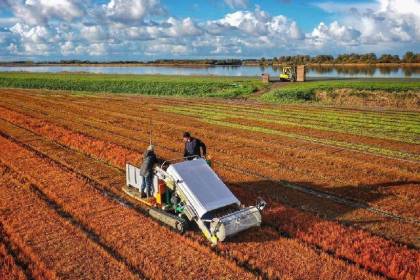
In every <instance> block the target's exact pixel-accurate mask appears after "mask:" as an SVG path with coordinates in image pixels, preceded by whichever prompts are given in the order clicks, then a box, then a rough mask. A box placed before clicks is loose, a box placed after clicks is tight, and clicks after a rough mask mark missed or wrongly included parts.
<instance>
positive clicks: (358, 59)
mask: <svg viewBox="0 0 420 280" xmlns="http://www.w3.org/2000/svg"><path fill="white" fill-rule="evenodd" d="M0 63H1V64H24V65H39V64H127V65H129V64H145V65H156V64H158V65H159V64H160V65H214V66H217V65H227V66H240V65H244V64H245V65H247V64H248V65H249V64H259V65H280V64H377V63H384V64H385V63H420V54H419V53H414V52H411V51H409V52H406V53H405V54H404V55H403V56H402V57H400V56H399V55H392V54H382V55H381V56H379V57H378V56H377V55H376V54H374V53H366V54H357V53H351V54H340V55H338V56H336V57H334V56H332V55H316V56H310V55H294V56H279V57H273V58H265V57H262V58H260V59H157V60H151V61H140V60H118V61H92V60H77V59H70V60H59V61H37V62H34V61H12V62H0Z"/></svg>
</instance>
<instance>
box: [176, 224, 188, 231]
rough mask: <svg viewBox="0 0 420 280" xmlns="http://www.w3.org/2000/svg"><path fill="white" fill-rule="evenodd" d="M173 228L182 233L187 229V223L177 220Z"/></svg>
mask: <svg viewBox="0 0 420 280" xmlns="http://www.w3.org/2000/svg"><path fill="white" fill-rule="evenodd" d="M175 228H176V230H177V231H179V232H180V233H184V232H185V231H186V230H187V223H186V222H185V221H177V222H176V224H175Z"/></svg>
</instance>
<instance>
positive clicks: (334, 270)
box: [2, 127, 371, 279]
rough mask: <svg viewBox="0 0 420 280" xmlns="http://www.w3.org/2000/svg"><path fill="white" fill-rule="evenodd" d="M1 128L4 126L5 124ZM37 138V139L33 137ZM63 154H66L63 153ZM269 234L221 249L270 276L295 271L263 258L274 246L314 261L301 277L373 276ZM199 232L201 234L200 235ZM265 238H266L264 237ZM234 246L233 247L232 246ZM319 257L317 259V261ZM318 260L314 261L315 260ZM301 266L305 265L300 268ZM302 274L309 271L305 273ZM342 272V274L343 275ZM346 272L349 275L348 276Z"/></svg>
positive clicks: (286, 255)
mask: <svg viewBox="0 0 420 280" xmlns="http://www.w3.org/2000/svg"><path fill="white" fill-rule="evenodd" d="M2 130H4V128H3V127H2ZM31 142H34V141H31ZM47 149H48V150H49V151H50V153H52V152H51V146H48V147H47ZM61 156H63V154H61ZM253 235H254V232H253V231H251V232H248V233H245V235H244V236H247V238H248V239H251V238H252V236H253ZM266 235H267V237H266V238H265V239H266V242H256V245H254V246H256V247H255V248H254V250H253V251H252V250H248V249H247V248H243V249H241V247H240V246H239V247H237V246H232V248H231V247H230V246H228V247H224V249H223V250H222V252H223V254H224V255H226V256H234V257H235V259H238V260H239V262H241V263H243V262H248V264H249V265H250V266H252V267H254V269H257V270H258V271H260V272H261V273H263V274H266V275H267V276H269V277H276V278H277V277H282V276H285V275H286V276H287V275H294V274H295V273H296V272H295V269H296V268H295V267H294V266H290V263H284V262H283V261H282V259H281V258H279V257H278V256H277V255H276V254H274V255H273V254H271V255H267V256H266V257H265V258H264V261H263V260H262V259H261V258H260V256H261V254H262V253H264V252H269V251H270V250H275V251H276V252H282V253H281V255H282V256H283V257H284V258H286V259H293V260H294V262H296V263H305V262H306V263H310V264H312V265H311V266H310V268H309V270H307V269H304V270H303V271H301V273H302V277H301V278H313V275H314V273H316V272H315V271H314V270H313V269H314V267H315V268H316V271H318V272H319V273H321V272H322V273H324V274H325V275H330V277H329V278H345V279H346V278H347V277H349V275H350V274H351V275H359V276H358V277H360V278H366V277H367V278H370V277H371V276H368V275H367V274H364V273H362V272H361V271H359V270H358V269H356V268H354V267H349V266H347V265H345V264H344V263H343V262H341V261H337V260H334V259H332V258H331V257H329V256H328V255H326V254H323V253H321V254H318V253H316V252H314V251H313V250H312V249H309V248H305V246H302V245H300V244H299V242H296V241H294V240H288V239H284V238H281V237H280V236H279V234H278V233H276V232H275V231H273V230H269V232H266ZM199 236H200V235H199ZM192 239H194V240H198V241H200V242H203V240H202V238H201V236H200V237H198V236H196V235H195V236H192ZM263 240H264V239H263ZM290 244H294V245H293V247H295V248H300V250H299V251H298V252H294V253H293V254H292V253H291V252H290V251H289V249H288V248H289V247H290V246H291V245H290ZM230 248H231V249H230ZM315 260H316V261H315ZM314 261H315V263H314ZM301 270H302V268H301ZM303 275H306V276H305V277H303ZM340 275H341V276H340ZM346 275H347V276H346Z"/></svg>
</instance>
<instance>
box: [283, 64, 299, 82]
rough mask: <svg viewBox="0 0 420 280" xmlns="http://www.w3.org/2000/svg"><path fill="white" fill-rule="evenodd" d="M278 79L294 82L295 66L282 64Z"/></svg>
mask: <svg viewBox="0 0 420 280" xmlns="http://www.w3.org/2000/svg"><path fill="white" fill-rule="evenodd" d="M280 80H281V81H287V82H296V66H295V65H291V66H283V68H282V70H281V73H280Z"/></svg>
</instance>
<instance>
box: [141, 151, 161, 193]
mask: <svg viewBox="0 0 420 280" xmlns="http://www.w3.org/2000/svg"><path fill="white" fill-rule="evenodd" d="M156 163H157V157H156V154H155V152H154V147H153V145H150V146H149V147H148V148H147V150H146V152H144V154H143V163H142V165H141V168H140V175H141V176H143V182H142V185H141V194H140V195H141V197H142V198H144V197H151V196H153V167H154V165H155V164H156Z"/></svg>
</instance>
